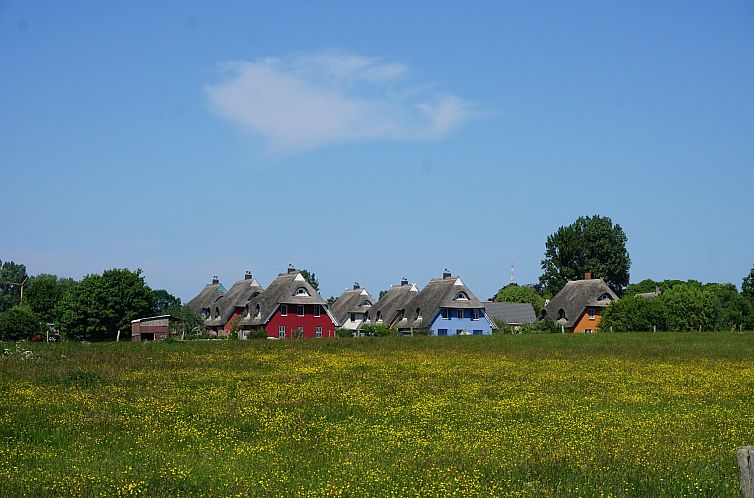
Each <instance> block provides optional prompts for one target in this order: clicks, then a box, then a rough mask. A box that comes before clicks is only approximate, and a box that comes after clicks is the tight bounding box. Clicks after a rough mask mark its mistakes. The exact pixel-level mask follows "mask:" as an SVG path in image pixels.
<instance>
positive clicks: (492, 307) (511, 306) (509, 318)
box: [484, 303, 537, 325]
mask: <svg viewBox="0 0 754 498" xmlns="http://www.w3.org/2000/svg"><path fill="white" fill-rule="evenodd" d="M484 306H485V310H486V311H487V315H489V317H490V318H492V319H496V320H502V321H503V322H505V323H508V324H512V325H518V324H521V323H534V322H536V321H537V317H536V315H535V314H534V306H532V305H531V303H484Z"/></svg>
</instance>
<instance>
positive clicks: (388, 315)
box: [369, 279, 419, 325]
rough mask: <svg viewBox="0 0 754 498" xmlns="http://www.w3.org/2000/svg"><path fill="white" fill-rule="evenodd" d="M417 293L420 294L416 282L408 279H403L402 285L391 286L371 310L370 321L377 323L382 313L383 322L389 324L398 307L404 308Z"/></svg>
mask: <svg viewBox="0 0 754 498" xmlns="http://www.w3.org/2000/svg"><path fill="white" fill-rule="evenodd" d="M417 294H419V289H418V288H417V287H416V284H410V283H408V280H406V279H403V281H402V282H401V284H400V285H393V286H391V287H390V288H389V289H388V291H387V293H385V295H384V296H382V298H381V299H380V300H379V301H377V302H376V303H374V306H372V309H370V310H369V321H370V323H377V317H378V316H379V315H381V316H382V321H383V323H385V324H387V325H389V324H390V320H392V318H393V317H394V316H395V312H396V311H397V310H398V309H403V308H404V307H405V306H406V303H408V302H409V301H411V299H413V298H414V296H416V295H417Z"/></svg>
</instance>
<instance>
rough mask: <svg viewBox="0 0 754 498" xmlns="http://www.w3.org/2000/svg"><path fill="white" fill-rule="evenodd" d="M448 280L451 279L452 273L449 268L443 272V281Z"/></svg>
mask: <svg viewBox="0 0 754 498" xmlns="http://www.w3.org/2000/svg"><path fill="white" fill-rule="evenodd" d="M446 278H450V272H449V271H448V269H447V268H445V271H444V272H442V279H443V280H445V279H446Z"/></svg>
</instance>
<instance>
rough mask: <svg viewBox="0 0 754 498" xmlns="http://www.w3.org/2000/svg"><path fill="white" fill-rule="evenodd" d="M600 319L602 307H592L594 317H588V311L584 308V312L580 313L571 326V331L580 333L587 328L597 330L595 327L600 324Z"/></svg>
mask: <svg viewBox="0 0 754 498" xmlns="http://www.w3.org/2000/svg"><path fill="white" fill-rule="evenodd" d="M601 320H602V308H595V309H594V319H590V318H589V313H587V312H586V310H584V312H583V313H582V314H581V316H580V317H579V319H578V320H577V321H576V324H575V325H574V326H573V333H574V334H581V333H584V332H586V331H587V330H591V331H592V332H594V331H596V330H597V327H599V325H600V321H601Z"/></svg>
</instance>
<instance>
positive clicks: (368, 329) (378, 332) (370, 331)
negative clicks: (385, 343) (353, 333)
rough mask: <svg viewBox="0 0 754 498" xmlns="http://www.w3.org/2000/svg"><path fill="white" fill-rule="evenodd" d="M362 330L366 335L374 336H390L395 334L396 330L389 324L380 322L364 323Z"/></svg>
mask: <svg viewBox="0 0 754 498" xmlns="http://www.w3.org/2000/svg"><path fill="white" fill-rule="evenodd" d="M361 332H362V333H363V334H364V335H366V336H374V337H390V336H393V335H395V333H396V330H395V329H391V328H390V327H388V326H387V325H384V324H381V323H378V324H371V323H370V324H367V325H364V326H363V327H362V328H361Z"/></svg>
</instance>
